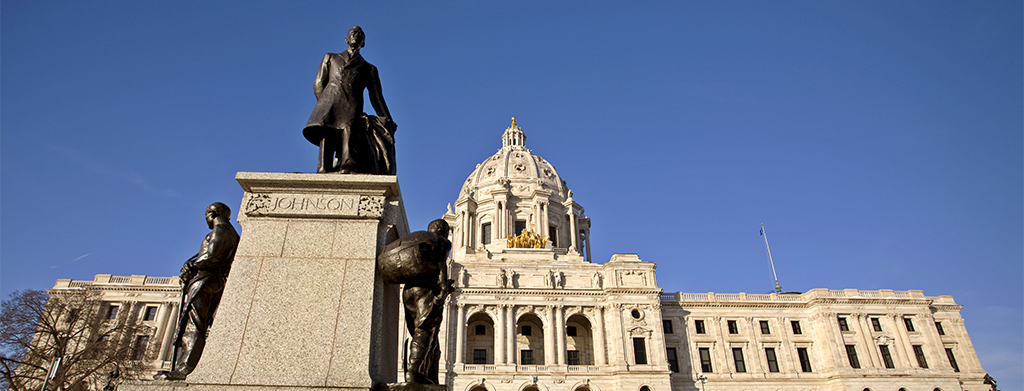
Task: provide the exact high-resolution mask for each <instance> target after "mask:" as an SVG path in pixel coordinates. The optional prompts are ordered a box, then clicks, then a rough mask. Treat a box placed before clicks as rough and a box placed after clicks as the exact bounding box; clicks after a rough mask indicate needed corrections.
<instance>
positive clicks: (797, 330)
mask: <svg viewBox="0 0 1024 391" xmlns="http://www.w3.org/2000/svg"><path fill="white" fill-rule="evenodd" d="M789 324H791V325H793V334H803V330H801V329H800V321H799V320H794V321H790V322H789Z"/></svg>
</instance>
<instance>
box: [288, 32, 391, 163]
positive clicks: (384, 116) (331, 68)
mask: <svg viewBox="0 0 1024 391" xmlns="http://www.w3.org/2000/svg"><path fill="white" fill-rule="evenodd" d="M365 38H366V36H365V34H363V29H362V28H360V27H359V26H355V27H353V28H352V29H351V30H349V32H348V35H346V36H345V42H347V43H348V50H345V51H344V52H341V53H327V54H325V55H324V59H323V61H321V62H320V70H319V71H317V73H316V82H315V83H314V85H313V94H314V95H316V99H317V101H316V106H315V107H314V108H313V113H312V114H311V115H310V116H309V121H308V122H306V127H305V128H303V129H302V135H303V136H304V137H305V138H306V140H309V142H311V143H313V144H314V145H318V146H319V147H320V155H319V159H318V160H317V169H316V171H317V172H318V173H328V172H337V173H341V174H377V175H394V174H395V161H394V159H395V152H394V151H395V149H394V133H395V131H396V130H397V128H398V125H396V124H395V123H394V121H392V120H391V114H390V113H389V112H388V105H387V104H386V103H385V102H384V94H383V93H382V92H381V89H380V77H379V76H378V75H377V67H375V66H373V64H370V63H368V62H366V60H364V59H363V56H361V55H360V54H359V49H361V48H362V47H363V45H364V42H365ZM364 90H366V91H368V92H369V96H370V104H371V105H373V110H374V111H375V112H376V113H377V117H374V116H370V115H366V113H364V112H363V91H364Z"/></svg>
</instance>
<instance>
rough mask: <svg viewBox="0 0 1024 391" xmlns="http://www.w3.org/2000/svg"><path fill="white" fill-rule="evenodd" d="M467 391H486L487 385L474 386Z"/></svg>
mask: <svg viewBox="0 0 1024 391" xmlns="http://www.w3.org/2000/svg"><path fill="white" fill-rule="evenodd" d="M469 391H487V387H484V386H476V387H473V388H471V389H469Z"/></svg>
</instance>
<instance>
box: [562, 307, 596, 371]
mask: <svg viewBox="0 0 1024 391" xmlns="http://www.w3.org/2000/svg"><path fill="white" fill-rule="evenodd" d="M565 350H566V354H565V360H566V361H565V363H566V364H569V365H594V339H593V328H592V327H591V325H590V320H588V319H587V317H586V316H583V315H580V314H575V315H572V316H570V317H569V319H567V320H566V321H565Z"/></svg>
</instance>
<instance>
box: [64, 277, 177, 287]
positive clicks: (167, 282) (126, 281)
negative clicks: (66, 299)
mask: <svg viewBox="0 0 1024 391" xmlns="http://www.w3.org/2000/svg"><path fill="white" fill-rule="evenodd" d="M93 285H138V286H148V287H158V286H164V287H165V286H178V277H147V276H143V275H133V276H115V275H111V274H97V275H96V277H95V278H93V279H92V281H87V280H71V279H59V280H57V283H56V284H55V285H54V286H53V289H71V288H85V287H88V286H93Z"/></svg>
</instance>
